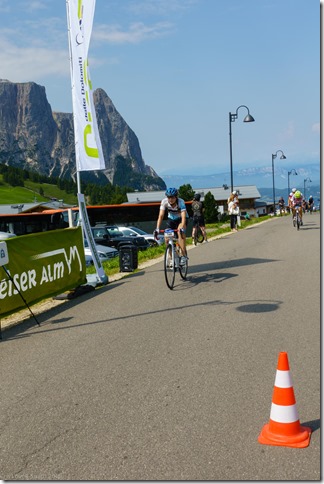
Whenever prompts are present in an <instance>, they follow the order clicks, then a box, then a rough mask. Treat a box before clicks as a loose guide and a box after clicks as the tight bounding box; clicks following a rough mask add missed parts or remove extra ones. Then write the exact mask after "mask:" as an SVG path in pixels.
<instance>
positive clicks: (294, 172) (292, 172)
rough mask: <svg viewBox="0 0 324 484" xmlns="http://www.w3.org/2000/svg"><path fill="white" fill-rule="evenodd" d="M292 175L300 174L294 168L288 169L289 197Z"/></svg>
mask: <svg viewBox="0 0 324 484" xmlns="http://www.w3.org/2000/svg"><path fill="white" fill-rule="evenodd" d="M290 175H298V173H297V171H296V170H295V169H294V168H293V169H292V170H290V171H288V198H289V193H290V185H289V177H290ZM288 198H287V200H288Z"/></svg>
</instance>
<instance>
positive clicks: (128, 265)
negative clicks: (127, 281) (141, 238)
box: [118, 244, 138, 272]
mask: <svg viewBox="0 0 324 484" xmlns="http://www.w3.org/2000/svg"><path fill="white" fill-rule="evenodd" d="M118 250H119V270H120V272H133V271H134V270H135V269H137V267H138V249H137V247H136V246H135V245H133V244H124V245H119V247H118Z"/></svg>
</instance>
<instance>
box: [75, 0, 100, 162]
mask: <svg viewBox="0 0 324 484" xmlns="http://www.w3.org/2000/svg"><path fill="white" fill-rule="evenodd" d="M95 3H96V0H66V9H67V21H68V32H69V48H70V66H71V84H72V105H73V120H74V136H75V158H76V167H77V171H92V170H104V169H105V161H104V157H103V153H102V146H101V141H100V137H99V130H98V125H97V118H96V112H95V108H94V103H93V92H92V84H91V79H90V73H89V66H88V50H89V44H90V37H91V32H92V24H93V16H94V10H95Z"/></svg>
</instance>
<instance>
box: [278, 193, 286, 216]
mask: <svg viewBox="0 0 324 484" xmlns="http://www.w3.org/2000/svg"><path fill="white" fill-rule="evenodd" d="M278 206H279V211H280V215H282V214H283V213H285V200H284V198H283V197H280V198H279V201H278Z"/></svg>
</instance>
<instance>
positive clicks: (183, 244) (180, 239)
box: [178, 233, 187, 256]
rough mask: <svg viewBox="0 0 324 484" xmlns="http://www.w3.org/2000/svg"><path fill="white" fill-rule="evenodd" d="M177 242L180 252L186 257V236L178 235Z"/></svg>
mask: <svg viewBox="0 0 324 484" xmlns="http://www.w3.org/2000/svg"><path fill="white" fill-rule="evenodd" d="M178 242H179V245H180V249H181V250H182V253H183V255H185V256H186V255H187V248H186V234H184V233H179V237H178Z"/></svg>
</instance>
